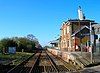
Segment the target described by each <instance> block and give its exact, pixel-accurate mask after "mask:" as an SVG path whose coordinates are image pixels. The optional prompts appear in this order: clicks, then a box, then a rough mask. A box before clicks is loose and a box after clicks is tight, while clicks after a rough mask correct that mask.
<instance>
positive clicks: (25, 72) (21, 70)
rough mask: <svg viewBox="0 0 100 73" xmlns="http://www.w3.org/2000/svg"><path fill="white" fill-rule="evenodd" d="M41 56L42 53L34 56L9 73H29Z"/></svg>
mask: <svg viewBox="0 0 100 73" xmlns="http://www.w3.org/2000/svg"><path fill="white" fill-rule="evenodd" d="M39 54H40V53H35V54H33V55H32V56H30V57H29V58H28V59H27V60H25V61H23V62H22V63H20V64H19V65H17V66H15V67H14V68H12V69H11V70H9V71H8V72H7V73H29V71H30V70H31V68H32V67H33V65H34V64H35V60H36V59H37V58H38V56H39Z"/></svg>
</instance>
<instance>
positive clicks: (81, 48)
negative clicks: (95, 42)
mask: <svg viewBox="0 0 100 73" xmlns="http://www.w3.org/2000/svg"><path fill="white" fill-rule="evenodd" d="M79 28H80V48H81V56H82V52H83V50H82V33H81V24H80V20H79Z"/></svg>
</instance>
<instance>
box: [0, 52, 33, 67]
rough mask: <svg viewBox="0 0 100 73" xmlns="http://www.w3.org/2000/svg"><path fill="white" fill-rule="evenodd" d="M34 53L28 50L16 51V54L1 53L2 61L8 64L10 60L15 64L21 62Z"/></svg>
mask: <svg viewBox="0 0 100 73" xmlns="http://www.w3.org/2000/svg"><path fill="white" fill-rule="evenodd" d="M32 54H33V53H26V52H16V54H0V63H1V64H4V65H5V64H7V63H8V62H10V61H14V63H13V64H14V65H17V64H19V63H21V62H22V61H23V60H25V59H27V58H28V57H29V56H31V55H32Z"/></svg>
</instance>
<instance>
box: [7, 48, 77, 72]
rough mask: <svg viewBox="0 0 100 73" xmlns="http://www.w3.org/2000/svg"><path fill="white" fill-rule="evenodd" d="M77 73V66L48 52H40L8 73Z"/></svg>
mask: <svg viewBox="0 0 100 73" xmlns="http://www.w3.org/2000/svg"><path fill="white" fill-rule="evenodd" d="M66 72H77V73H79V71H78V69H77V68H75V66H72V65H70V64H69V63H67V62H65V61H63V60H62V59H61V58H59V57H57V56H55V55H53V54H51V53H50V52H48V51H44V50H43V51H40V52H38V53H36V54H34V55H32V56H31V57H29V58H28V59H27V60H25V61H23V62H22V63H21V64H19V65H17V66H16V67H14V68H12V69H11V70H9V71H8V72H7V73H66Z"/></svg>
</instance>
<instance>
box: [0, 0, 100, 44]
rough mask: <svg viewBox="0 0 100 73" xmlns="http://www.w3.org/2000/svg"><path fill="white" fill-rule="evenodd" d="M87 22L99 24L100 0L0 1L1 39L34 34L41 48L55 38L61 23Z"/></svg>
mask: <svg viewBox="0 0 100 73" xmlns="http://www.w3.org/2000/svg"><path fill="white" fill-rule="evenodd" d="M78 6H81V8H82V10H83V12H84V13H85V16H86V19H91V20H95V21H96V22H97V23H100V0H0V39H2V38H5V37H15V36H18V37H21V36H27V35H28V34H33V35H34V36H36V38H37V39H38V40H39V42H40V44H41V45H46V44H48V43H49V41H52V40H54V39H57V38H58V37H59V35H60V28H61V25H62V23H63V21H67V20H68V19H77V18H78V13H77V9H78Z"/></svg>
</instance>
